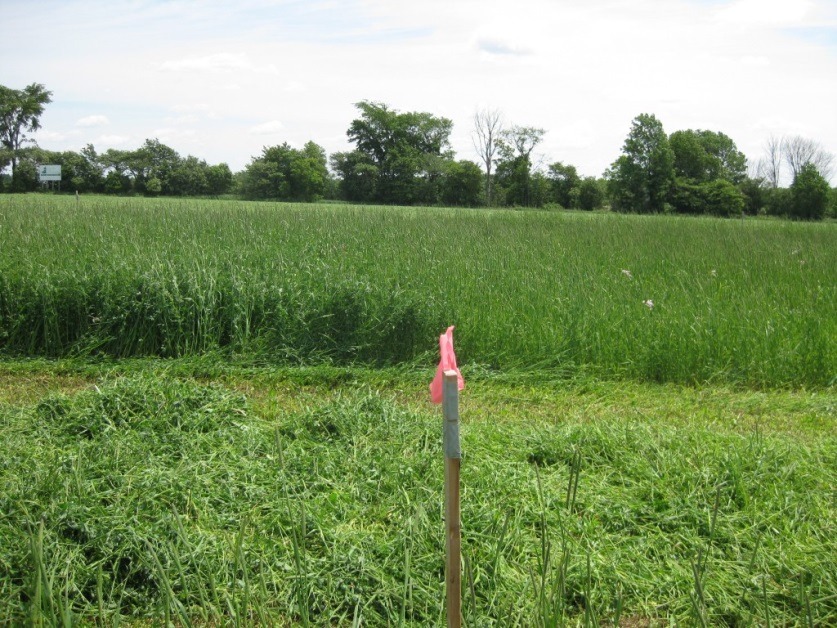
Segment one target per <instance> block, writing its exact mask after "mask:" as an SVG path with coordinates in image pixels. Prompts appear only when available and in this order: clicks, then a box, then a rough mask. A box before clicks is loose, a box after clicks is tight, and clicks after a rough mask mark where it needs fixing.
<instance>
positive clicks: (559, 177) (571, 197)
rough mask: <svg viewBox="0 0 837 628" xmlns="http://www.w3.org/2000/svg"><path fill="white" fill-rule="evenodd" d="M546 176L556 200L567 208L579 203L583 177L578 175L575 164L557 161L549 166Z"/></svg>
mask: <svg viewBox="0 0 837 628" xmlns="http://www.w3.org/2000/svg"><path fill="white" fill-rule="evenodd" d="M546 176H547V178H548V179H549V182H550V184H551V186H552V197H553V198H554V199H555V202H557V203H558V204H559V205H560V206H561V207H565V208H567V209H571V208H574V207H575V206H576V205H578V194H579V192H578V187H579V186H580V185H581V177H579V176H578V171H577V170H576V168H575V166H571V165H569V164H567V165H564V164H562V163H561V162H560V161H556V162H555V163H554V164H552V165H551V166H549V169H548V172H547V175H546ZM573 190H575V192H573Z"/></svg>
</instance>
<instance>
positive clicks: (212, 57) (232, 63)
mask: <svg viewBox="0 0 837 628" xmlns="http://www.w3.org/2000/svg"><path fill="white" fill-rule="evenodd" d="M160 69H161V70H165V71H169V72H254V73H257V74H278V73H279V70H278V69H277V68H276V66H274V65H273V64H268V65H256V64H255V63H253V62H252V61H251V60H250V56H249V55H248V54H247V53H246V52H237V53H229V52H219V53H215V54H209V55H205V56H202V57H186V58H183V59H176V60H169V61H164V62H163V63H162V65H161V66H160Z"/></svg>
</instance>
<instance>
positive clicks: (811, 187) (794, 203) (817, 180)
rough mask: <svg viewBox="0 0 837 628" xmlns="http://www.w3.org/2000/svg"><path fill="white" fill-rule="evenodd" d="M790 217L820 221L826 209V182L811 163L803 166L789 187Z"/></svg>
mask: <svg viewBox="0 0 837 628" xmlns="http://www.w3.org/2000/svg"><path fill="white" fill-rule="evenodd" d="M790 192H791V205H790V210H791V216H793V217H794V218H802V219H805V220H821V219H822V218H823V217H824V216H825V212H826V209H828V201H829V199H828V197H829V194H830V190H829V188H828V181H826V180H825V178H824V177H823V176H822V175H821V174H820V173H819V170H817V166H816V165H815V164H813V163H806V164H805V165H803V166H802V167H801V168H800V170H799V173H798V174H797V175H796V177H794V180H793V183H792V184H791V186H790Z"/></svg>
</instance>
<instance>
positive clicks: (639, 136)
mask: <svg viewBox="0 0 837 628" xmlns="http://www.w3.org/2000/svg"><path fill="white" fill-rule="evenodd" d="M607 178H608V191H609V193H610V196H611V201H612V204H613V208H614V209H616V210H617V211H635V212H639V213H650V212H661V211H663V210H664V208H665V201H666V196H667V194H668V191H669V188H670V187H671V184H672V182H673V181H674V153H673V151H672V150H671V146H670V145H669V141H668V136H667V135H666V133H665V131H664V130H663V124H662V122H660V121H659V120H658V119H657V118H656V117H655V116H654V115H651V114H641V115H639V116H637V117H636V118H634V120H633V122H632V124H631V130H630V132H629V133H628V137H627V139H625V144H624V145H623V147H622V155H621V156H620V157H619V158H618V159H617V160H616V161H615V162H614V163H613V165H611V167H610V170H609V171H608V173H607Z"/></svg>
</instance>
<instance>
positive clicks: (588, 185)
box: [578, 177, 605, 211]
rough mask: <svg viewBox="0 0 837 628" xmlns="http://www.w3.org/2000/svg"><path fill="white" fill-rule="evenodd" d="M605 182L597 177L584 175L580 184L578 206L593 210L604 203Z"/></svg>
mask: <svg viewBox="0 0 837 628" xmlns="http://www.w3.org/2000/svg"><path fill="white" fill-rule="evenodd" d="M604 201H605V186H604V182H603V181H600V180H599V179H597V178H596V177H584V178H583V179H582V180H581V183H580V184H579V186H578V207H579V209H584V210H587V211H591V210H593V209H599V208H600V207H602V206H603V205H604Z"/></svg>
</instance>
